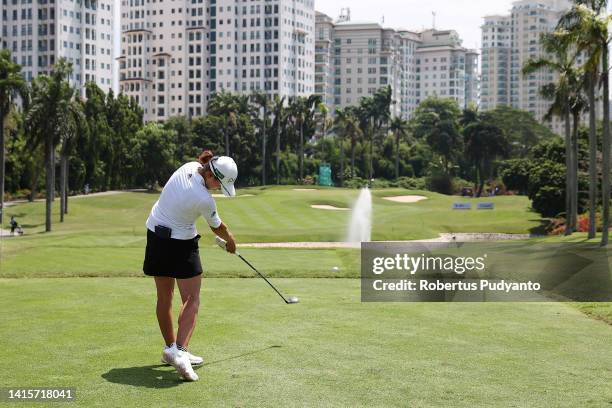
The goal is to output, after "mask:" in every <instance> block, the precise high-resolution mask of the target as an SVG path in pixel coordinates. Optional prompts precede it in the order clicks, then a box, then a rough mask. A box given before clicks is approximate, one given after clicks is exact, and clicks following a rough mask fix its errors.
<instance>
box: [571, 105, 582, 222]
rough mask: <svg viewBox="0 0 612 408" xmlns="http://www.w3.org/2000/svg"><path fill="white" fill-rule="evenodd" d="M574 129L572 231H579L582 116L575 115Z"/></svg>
mask: <svg viewBox="0 0 612 408" xmlns="http://www.w3.org/2000/svg"><path fill="white" fill-rule="evenodd" d="M573 120H574V122H573V129H572V231H574V232H576V231H578V194H579V191H578V126H579V124H580V114H579V113H578V114H574V119H573Z"/></svg>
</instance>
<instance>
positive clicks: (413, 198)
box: [383, 195, 427, 203]
mask: <svg viewBox="0 0 612 408" xmlns="http://www.w3.org/2000/svg"><path fill="white" fill-rule="evenodd" d="M383 200H388V201H393V202H395V203H416V202H418V201H421V200H427V197H424V196H418V195H405V196H394V197H383Z"/></svg>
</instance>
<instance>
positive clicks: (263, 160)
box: [261, 108, 267, 186]
mask: <svg viewBox="0 0 612 408" xmlns="http://www.w3.org/2000/svg"><path fill="white" fill-rule="evenodd" d="M266 113H267V112H266V108H264V110H263V126H262V134H261V139H262V141H261V145H262V146H261V149H262V152H261V153H262V155H261V184H262V185H263V186H265V185H266Z"/></svg>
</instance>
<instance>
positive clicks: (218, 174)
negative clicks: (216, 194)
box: [210, 156, 238, 197]
mask: <svg viewBox="0 0 612 408" xmlns="http://www.w3.org/2000/svg"><path fill="white" fill-rule="evenodd" d="M210 169H211V170H212V172H213V174H214V175H215V178H216V179H217V180H219V182H220V183H221V190H222V191H223V194H224V195H225V196H226V197H234V196H235V195H236V189H235V188H234V182H235V181H236V179H237V178H238V166H236V162H235V161H234V159H232V158H231V157H227V156H218V157H213V158H212V159H211V160H210Z"/></svg>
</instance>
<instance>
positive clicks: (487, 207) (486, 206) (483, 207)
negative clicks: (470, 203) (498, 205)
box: [476, 203, 495, 210]
mask: <svg viewBox="0 0 612 408" xmlns="http://www.w3.org/2000/svg"><path fill="white" fill-rule="evenodd" d="M494 208H495V205H494V204H493V203H478V206H477V207H476V209H477V210H493V209H494Z"/></svg>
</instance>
